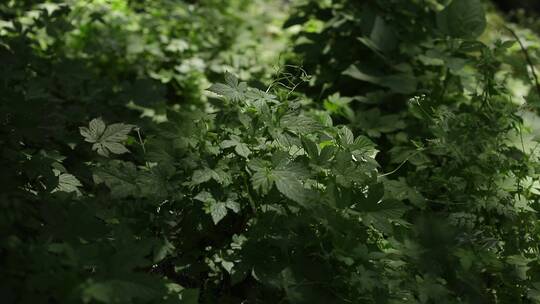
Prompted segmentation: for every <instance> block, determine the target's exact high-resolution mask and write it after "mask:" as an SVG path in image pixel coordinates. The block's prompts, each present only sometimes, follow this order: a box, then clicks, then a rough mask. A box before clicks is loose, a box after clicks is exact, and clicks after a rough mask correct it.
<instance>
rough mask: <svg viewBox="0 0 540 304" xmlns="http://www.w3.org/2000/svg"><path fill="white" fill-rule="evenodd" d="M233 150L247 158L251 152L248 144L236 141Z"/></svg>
mask: <svg viewBox="0 0 540 304" xmlns="http://www.w3.org/2000/svg"><path fill="white" fill-rule="evenodd" d="M234 151H235V152H236V153H237V154H238V155H240V156H242V157H244V158H248V156H249V155H250V154H251V150H249V148H248V146H247V145H246V144H244V143H238V144H237V145H236V147H234Z"/></svg>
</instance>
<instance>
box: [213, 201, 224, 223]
mask: <svg viewBox="0 0 540 304" xmlns="http://www.w3.org/2000/svg"><path fill="white" fill-rule="evenodd" d="M210 215H211V216H212V220H213V221H214V224H216V225H217V224H218V223H219V222H220V221H221V220H222V219H223V218H224V217H225V216H226V215H227V205H226V204H225V203H224V202H214V203H212V204H211V205H210Z"/></svg>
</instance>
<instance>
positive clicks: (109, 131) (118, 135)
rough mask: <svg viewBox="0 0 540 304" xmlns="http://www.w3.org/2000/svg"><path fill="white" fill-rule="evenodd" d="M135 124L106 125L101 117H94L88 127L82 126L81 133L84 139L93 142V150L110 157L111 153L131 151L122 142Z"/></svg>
mask: <svg viewBox="0 0 540 304" xmlns="http://www.w3.org/2000/svg"><path fill="white" fill-rule="evenodd" d="M134 127H135V126H133V125H128V124H123V123H116V124H112V125H109V126H106V125H105V123H104V122H103V120H102V119H101V118H95V119H92V120H91V121H90V123H89V126H88V128H87V127H80V128H79V130H80V133H81V135H82V136H83V137H84V140H85V141H87V142H90V143H93V145H92V150H95V151H97V153H98V154H99V155H102V156H105V157H108V156H109V153H113V154H123V153H127V152H129V150H128V149H126V147H125V146H124V145H123V144H121V142H123V141H125V140H126V139H127V137H128V134H129V132H131V130H133V128H134Z"/></svg>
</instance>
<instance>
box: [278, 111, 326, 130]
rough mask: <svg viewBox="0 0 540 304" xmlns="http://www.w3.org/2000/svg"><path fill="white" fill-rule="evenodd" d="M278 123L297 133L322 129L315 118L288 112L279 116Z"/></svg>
mask: <svg viewBox="0 0 540 304" xmlns="http://www.w3.org/2000/svg"><path fill="white" fill-rule="evenodd" d="M280 125H281V127H283V128H286V129H288V130H290V131H292V132H295V133H298V134H306V133H312V132H315V131H318V130H320V129H322V125H321V124H320V123H319V122H318V121H317V120H315V119H313V118H311V117H308V116H304V115H298V114H296V113H289V114H286V115H284V116H283V117H281V120H280Z"/></svg>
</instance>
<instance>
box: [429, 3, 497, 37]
mask: <svg viewBox="0 0 540 304" xmlns="http://www.w3.org/2000/svg"><path fill="white" fill-rule="evenodd" d="M486 24H487V23H486V13H485V11H484V7H483V3H482V1H480V0H453V1H452V2H451V3H450V5H448V6H447V7H446V8H445V9H444V10H442V11H441V12H439V13H438V14H437V27H438V28H439V30H441V32H443V33H444V34H447V35H449V36H452V37H455V38H464V39H467V38H476V37H478V36H480V35H481V34H482V33H483V32H484V30H485V29H486Z"/></svg>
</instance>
